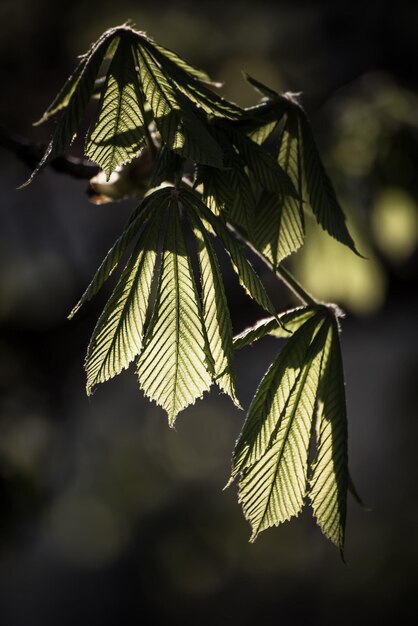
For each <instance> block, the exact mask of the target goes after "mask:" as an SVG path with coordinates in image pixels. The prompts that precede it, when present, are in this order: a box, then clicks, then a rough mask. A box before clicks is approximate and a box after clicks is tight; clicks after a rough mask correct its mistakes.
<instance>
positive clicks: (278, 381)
mask: <svg viewBox="0 0 418 626" xmlns="http://www.w3.org/2000/svg"><path fill="white" fill-rule="evenodd" d="M328 328H329V322H328V320H327V319H324V317H323V315H321V314H316V315H315V316H314V317H313V318H311V319H310V320H308V321H307V322H306V323H305V324H304V325H303V326H302V327H301V328H300V329H299V330H298V331H296V332H295V334H294V335H293V336H292V337H291V339H289V340H288V342H287V344H286V346H285V348H284V349H283V351H282V353H281V354H280V355H279V357H278V359H277V360H276V361H275V362H274V363H273V365H272V366H271V367H270V369H269V370H268V372H267V374H266V375H265V377H264V379H263V380H262V381H261V383H260V386H259V388H258V390H257V393H256V395H255V397H254V399H253V402H252V404H251V407H250V410H249V413H248V416H247V420H246V422H245V425H244V428H243V431H242V434H241V436H240V438H239V440H238V442H237V446H236V449H235V452H234V460H233V470H232V478H234V477H235V476H236V475H237V474H238V473H239V474H240V475H241V477H240V481H239V500H240V502H241V503H242V505H243V510H244V515H245V517H246V518H247V519H248V520H249V522H250V523H251V526H252V536H251V541H254V540H255V539H256V537H257V535H258V533H259V532H261V531H262V530H265V529H266V528H269V527H270V526H274V525H275V526H277V525H278V524H279V523H281V522H283V521H285V520H288V519H290V518H291V517H292V516H295V515H298V514H299V512H300V510H301V509H302V506H303V503H304V498H305V496H306V490H307V480H308V456H309V445H310V439H311V428H312V420H313V415H314V411H315V405H316V397H317V389H318V383H319V376H320V370H321V361H322V351H323V349H324V345H325V340H326V336H327V332H328Z"/></svg>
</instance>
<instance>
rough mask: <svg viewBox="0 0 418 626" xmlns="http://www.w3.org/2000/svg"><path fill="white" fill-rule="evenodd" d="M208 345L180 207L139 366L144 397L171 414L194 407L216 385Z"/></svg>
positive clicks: (167, 243) (173, 218)
mask: <svg viewBox="0 0 418 626" xmlns="http://www.w3.org/2000/svg"><path fill="white" fill-rule="evenodd" d="M209 369H210V367H209V363H208V355H207V352H206V340H205V334H204V328H203V322H202V312H201V310H200V305H199V299H198V295H197V292H196V286H195V284H194V278H193V273H192V268H191V264H190V259H189V256H188V254H187V250H186V246H185V242H184V238H183V234H182V231H181V226H180V218H179V207H178V205H177V203H176V202H175V201H173V203H172V206H171V208H170V219H169V222H168V227H167V232H166V237H165V242H164V251H163V258H162V264H161V270H160V281H159V285H158V292H157V300H156V303H155V306H154V311H153V314H152V318H151V321H150V325H149V328H148V331H147V334H146V338H145V347H144V350H143V352H142V353H141V356H140V358H139V362H138V378H139V383H140V386H141V388H142V389H143V391H144V393H145V394H146V395H147V396H148V397H149V398H150V399H151V400H154V401H155V402H156V403H157V404H159V405H160V406H162V407H163V408H164V409H165V410H166V411H167V413H168V420H169V424H170V426H173V425H174V422H175V419H176V416H177V414H178V412H179V411H181V410H182V409H184V408H186V406H188V405H189V404H193V403H194V402H195V400H196V398H200V397H201V396H202V395H203V393H204V392H205V391H207V390H208V389H209V387H210V384H211V375H210V373H209Z"/></svg>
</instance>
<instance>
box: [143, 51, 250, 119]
mask: <svg viewBox="0 0 418 626" xmlns="http://www.w3.org/2000/svg"><path fill="white" fill-rule="evenodd" d="M146 47H147V48H148V49H149V50H150V52H151V54H152V55H153V57H154V58H155V59H156V60H157V61H158V63H159V64H160V66H161V68H162V69H163V70H164V72H165V73H166V74H167V75H168V76H170V78H171V79H172V81H173V82H174V83H175V85H176V87H177V88H178V89H179V90H180V91H181V92H182V93H183V94H184V95H185V96H187V98H188V100H189V101H191V102H193V103H194V104H195V105H197V107H199V108H201V109H203V111H205V113H208V114H209V115H215V116H219V117H224V118H226V119H239V118H240V117H241V116H242V113H243V111H242V109H241V108H240V107H239V106H237V105H236V104H233V103H232V102H228V100H225V98H222V97H220V96H218V95H217V94H216V93H214V92H213V91H211V90H210V89H208V88H207V87H206V85H208V84H209V85H211V86H213V87H219V86H220V84H219V83H213V82H208V81H210V79H209V77H206V78H207V79H206V80H203V81H202V79H198V77H197V76H195V75H194V74H195V72H191V71H190V66H189V65H188V64H187V63H186V62H185V61H184V60H183V59H181V60H180V62H179V58H178V57H177V61H176V60H175V59H174V56H173V54H170V56H167V54H165V53H164V52H163V51H162V49H161V46H157V45H156V44H155V42H153V41H148V42H147V43H146ZM191 69H193V68H191ZM194 69H195V68H194ZM203 82H205V83H206V85H205V84H203Z"/></svg>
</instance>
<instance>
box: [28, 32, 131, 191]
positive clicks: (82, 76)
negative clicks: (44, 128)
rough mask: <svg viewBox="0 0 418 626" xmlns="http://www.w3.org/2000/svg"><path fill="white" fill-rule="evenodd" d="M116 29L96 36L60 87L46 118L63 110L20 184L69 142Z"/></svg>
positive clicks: (80, 119) (69, 143) (84, 108)
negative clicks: (52, 133) (92, 43)
mask: <svg viewBox="0 0 418 626" xmlns="http://www.w3.org/2000/svg"><path fill="white" fill-rule="evenodd" d="M119 30H120V29H117V28H113V29H110V30H108V31H106V32H105V33H104V34H103V35H102V36H101V37H100V39H99V40H98V41H97V42H96V43H95V44H94V45H93V46H92V47H91V49H90V51H89V52H88V53H87V55H86V56H85V59H83V60H82V61H81V63H80V65H79V67H78V68H77V69H76V71H75V77H74V75H73V77H74V78H73V79H71V78H70V85H69V86H68V85H67V87H65V86H64V89H63V91H61V95H59V96H58V98H57V99H56V100H55V101H54V102H53V103H52V105H51V106H50V107H49V109H47V112H46V116H47V118H48V117H50V116H51V115H52V114H53V111H54V110H55V111H58V110H60V109H62V108H64V111H63V114H62V117H61V119H60V121H59V122H58V125H57V127H56V129H55V132H54V135H53V137H52V139H51V141H50V143H49V145H48V147H47V149H46V151H45V154H44V156H43V157H42V159H41V161H40V162H39V163H38V165H37V166H36V168H35V170H34V171H33V172H32V174H31V176H30V178H29V180H28V181H27V182H26V183H24V185H27V184H29V183H30V182H31V181H32V179H33V177H34V176H35V175H36V174H37V173H38V172H39V170H40V169H41V167H43V166H44V165H45V164H46V163H48V162H49V161H50V160H51V159H53V158H55V157H56V156H58V155H60V154H63V153H64V152H65V151H66V150H67V148H68V147H69V146H70V145H71V143H72V141H73V139H74V137H75V136H76V134H77V131H78V129H79V126H80V123H81V121H82V119H83V117H84V113H85V111H86V108H87V105H88V103H89V101H90V98H91V96H92V93H93V90H94V82H95V80H96V77H97V74H98V72H99V69H100V66H101V65H102V62H103V59H104V58H105V55H106V52H107V49H108V47H109V45H110V44H111V42H112V40H113V39H114V38H115V37H116V36H117V35H118V32H119ZM80 66H81V67H80ZM24 185H22V186H24Z"/></svg>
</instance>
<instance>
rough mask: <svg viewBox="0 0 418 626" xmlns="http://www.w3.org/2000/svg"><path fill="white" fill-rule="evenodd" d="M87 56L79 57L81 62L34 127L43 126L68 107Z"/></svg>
mask: <svg viewBox="0 0 418 626" xmlns="http://www.w3.org/2000/svg"><path fill="white" fill-rule="evenodd" d="M88 56H89V53H87V54H85V55H83V56H82V57H81V60H80V62H79V64H78V65H77V67H76V69H75V70H74V72H73V73H72V74H71V76H70V77H69V78H68V79H67V80H66V81H65V83H64V86H63V87H62V89H61V90H60V91H59V93H58V94H57V96H56V97H55V98H54V100H53V101H52V102H51V104H50V105H49V107H48V108H47V110H46V111H45V113H44V114H43V115H42V117H41V118H40V119H39V120H38V121H36V122H35V123H34V124H33V125H34V126H39V125H40V124H43V123H44V122H46V121H47V120H49V119H51V117H53V116H54V115H55V114H56V113H58V111H61V109H65V107H67V106H68V103H69V102H70V100H71V98H72V96H73V94H74V92H75V90H76V89H77V85H78V83H79V81H80V76H81V74H82V72H83V70H84V67H85V65H86V62H87V58H88Z"/></svg>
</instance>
